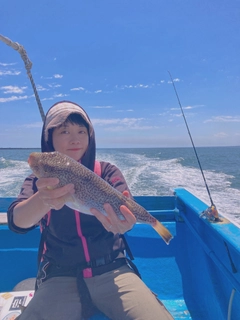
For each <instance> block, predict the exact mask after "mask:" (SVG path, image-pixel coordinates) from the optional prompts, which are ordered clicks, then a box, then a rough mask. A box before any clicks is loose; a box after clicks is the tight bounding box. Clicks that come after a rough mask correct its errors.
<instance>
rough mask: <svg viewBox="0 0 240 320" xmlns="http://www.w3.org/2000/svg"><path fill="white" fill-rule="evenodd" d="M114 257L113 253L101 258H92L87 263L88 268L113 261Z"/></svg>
mask: <svg viewBox="0 0 240 320" xmlns="http://www.w3.org/2000/svg"><path fill="white" fill-rule="evenodd" d="M113 260H114V259H113V257H112V255H111V254H108V255H106V256H104V257H101V258H97V259H92V260H91V261H89V262H88V263H87V267H88V268H97V267H100V266H104V265H106V264H109V263H111V262H112V261H113Z"/></svg>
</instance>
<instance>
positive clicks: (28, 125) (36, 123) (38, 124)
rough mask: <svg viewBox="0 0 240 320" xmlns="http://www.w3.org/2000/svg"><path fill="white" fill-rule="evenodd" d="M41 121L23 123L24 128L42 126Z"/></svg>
mask: <svg viewBox="0 0 240 320" xmlns="http://www.w3.org/2000/svg"><path fill="white" fill-rule="evenodd" d="M42 125H43V123H42V122H35V123H29V124H24V125H23V127H24V128H42Z"/></svg>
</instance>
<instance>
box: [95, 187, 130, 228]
mask: <svg viewBox="0 0 240 320" xmlns="http://www.w3.org/2000/svg"><path fill="white" fill-rule="evenodd" d="M123 195H124V196H126V197H128V198H129V197H130V195H129V192H128V191H124V192H123ZM104 209H105V211H106V213H107V216H105V215H103V214H102V213H101V212H99V211H98V210H97V209H95V208H92V209H91V210H90V211H91V212H92V214H93V215H94V216H95V217H96V218H97V219H98V220H99V221H100V222H101V223H102V225H103V226H104V228H105V229H106V230H107V231H109V232H112V233H114V234H116V233H120V234H123V233H125V232H127V231H128V230H131V229H132V227H133V226H134V224H135V223H136V218H135V216H134V215H133V214H132V212H131V211H130V210H129V209H128V208H127V207H126V206H124V205H122V206H120V211H121V213H122V215H123V216H124V218H125V220H120V219H119V218H118V217H117V215H116V213H115V212H114V210H113V208H112V206H111V205H110V204H109V203H105V204H104Z"/></svg>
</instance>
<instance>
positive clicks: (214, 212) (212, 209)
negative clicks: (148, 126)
mask: <svg viewBox="0 0 240 320" xmlns="http://www.w3.org/2000/svg"><path fill="white" fill-rule="evenodd" d="M168 73H169V76H170V79H171V82H172V85H173V88H174V91H175V94H176V97H177V100H178V104H179V106H180V109H181V111H182V116H183V119H184V122H185V125H186V127H187V131H188V135H189V137H190V140H191V143H192V146H193V150H194V153H195V156H196V158H197V162H198V165H199V168H200V171H201V174H202V177H203V181H204V183H205V187H206V189H207V193H208V196H209V199H210V202H211V207H209V208H208V209H207V210H205V211H204V212H203V213H202V216H203V215H206V216H208V217H209V219H210V220H211V219H213V218H214V220H218V219H219V218H218V211H217V209H216V206H215V205H214V203H213V200H212V197H211V193H210V190H209V188H208V184H207V181H206V178H205V175H204V172H203V169H202V165H201V162H200V160H199V157H198V154H197V150H196V148H195V145H194V142H193V138H192V135H191V132H190V130H189V127H188V123H187V120H186V117H185V114H184V111H183V107H182V104H181V101H180V98H179V96H178V93H177V89H176V86H175V84H174V81H173V78H172V75H171V73H170V72H169V71H168Z"/></svg>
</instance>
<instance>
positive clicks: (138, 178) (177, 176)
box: [0, 149, 240, 226]
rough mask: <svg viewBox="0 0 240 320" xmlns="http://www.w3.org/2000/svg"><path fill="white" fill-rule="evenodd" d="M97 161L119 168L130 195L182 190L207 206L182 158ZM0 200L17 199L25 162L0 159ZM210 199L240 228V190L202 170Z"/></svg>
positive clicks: (199, 182) (194, 172)
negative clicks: (4, 198)
mask: <svg viewBox="0 0 240 320" xmlns="http://www.w3.org/2000/svg"><path fill="white" fill-rule="evenodd" d="M97 158H98V160H101V159H102V160H104V161H109V162H111V163H112V164H115V165H116V166H118V167H119V168H120V169H121V171H122V173H123V175H124V177H125V179H126V181H127V183H128V185H129V188H130V190H131V192H132V194H133V195H169V194H173V190H174V189H175V188H179V187H183V188H186V189H187V190H189V191H190V192H191V193H193V194H194V195H195V196H196V197H198V198H200V199H201V200H202V201H204V202H205V203H206V204H207V205H210V199H209V196H208V193H207V190H206V187H205V184H204V181H203V177H202V175H201V172H200V169H199V168H193V167H187V166H184V165H182V161H183V159H182V158H175V159H170V160H161V159H159V158H158V157H157V158H149V157H147V156H146V155H145V154H144V153H142V154H139V153H130V150H129V152H127V153H126V152H121V151H120V150H118V151H117V152H115V151H114V150H111V149H110V150H101V152H99V153H98V156H97ZM0 168H1V169H0V197H16V196H17V195H18V193H19V191H20V188H21V185H22V183H23V181H24V179H25V178H26V177H27V176H28V175H29V174H30V173H31V170H30V168H29V166H28V164H27V162H26V161H15V160H5V159H4V158H3V157H1V158H0ZM204 175H205V178H206V180H207V184H208V187H209V189H210V192H211V197H212V199H213V202H214V204H215V205H216V207H217V209H218V211H219V213H220V214H222V215H224V216H225V217H227V218H228V219H229V220H231V221H233V222H234V223H236V224H238V225H239V226H240V190H238V189H234V188H231V180H232V178H233V177H232V176H230V175H227V174H225V173H219V172H214V171H209V170H204Z"/></svg>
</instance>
